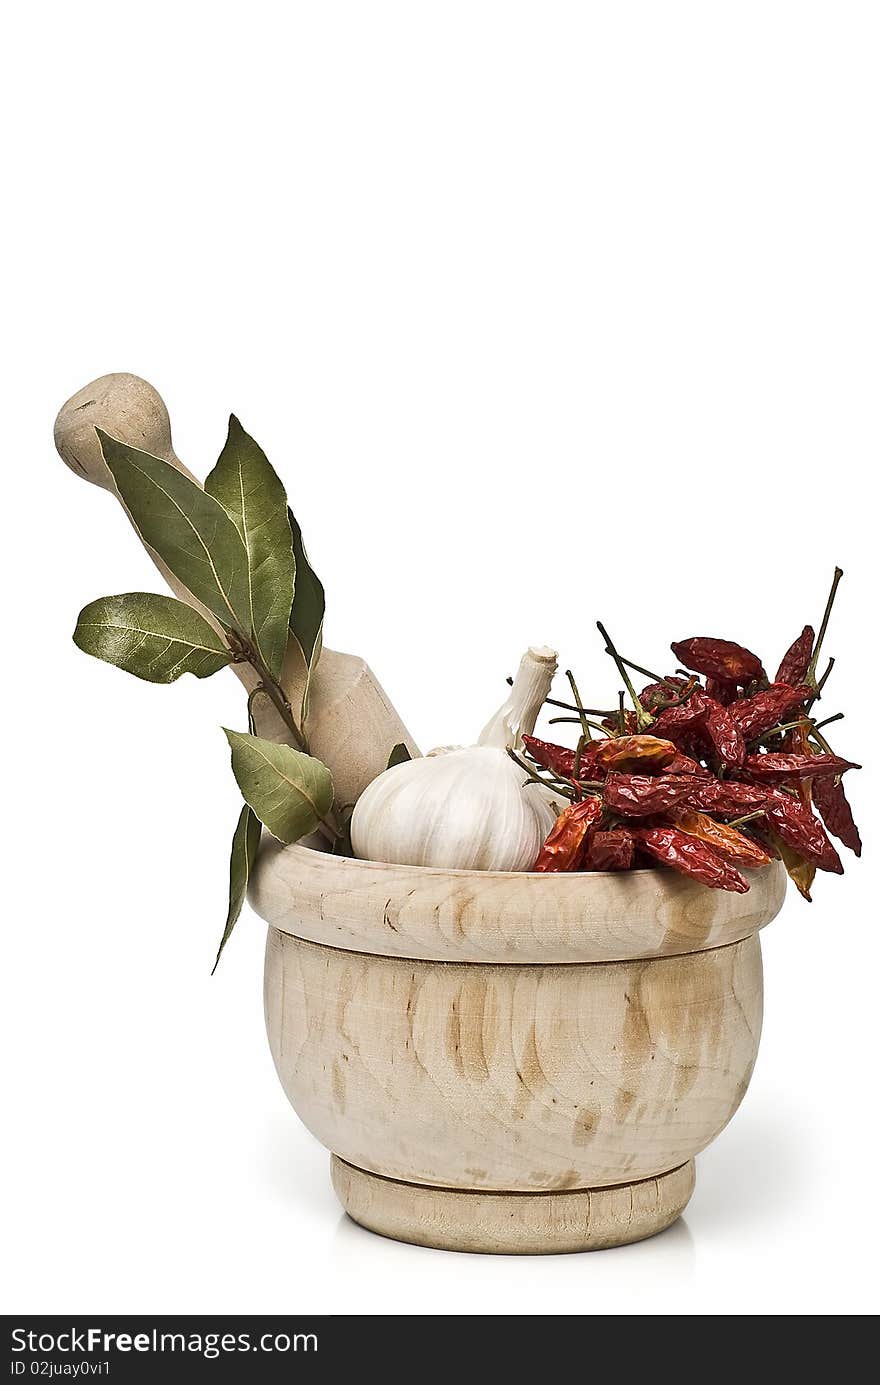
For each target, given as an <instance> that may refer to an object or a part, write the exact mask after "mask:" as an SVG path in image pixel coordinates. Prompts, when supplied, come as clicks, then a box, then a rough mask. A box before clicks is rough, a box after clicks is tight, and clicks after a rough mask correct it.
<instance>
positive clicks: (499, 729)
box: [477, 645, 556, 750]
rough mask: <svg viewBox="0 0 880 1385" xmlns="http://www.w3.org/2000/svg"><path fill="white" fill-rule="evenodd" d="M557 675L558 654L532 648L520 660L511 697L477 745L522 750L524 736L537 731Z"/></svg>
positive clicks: (485, 728) (537, 646) (544, 649)
mask: <svg viewBox="0 0 880 1385" xmlns="http://www.w3.org/2000/svg"><path fill="white" fill-rule="evenodd" d="M555 672H556V651H555V650H554V649H548V648H547V646H546V645H536V646H532V647H530V648H529V649H528V650H527V651H526V653H525V654H524V655H523V656H522V659H521V660H520V665H519V669H518V670H517V675H516V677H515V678H514V680H513V687H512V688H511V689H510V696H509V697H508V699H507V701H506V702H505V703H504V705H503V706H502V707H499V709H498V711H497V712H496V713H495V715H494V716H493V717H492V719H491V721H489V722H487V724H486V725H485V726H484V727H483V730H482V731H481V733H480V738H479V740H478V741H477V745H487V746H492V747H494V748H495V749H497V750H518V749H519V748H520V746H521V744H522V738H523V736H530V735H531V734H532V732H533V731H534V729H535V722H536V721H537V720H538V713H539V712H540V710H541V708H542V707H543V705H544V703H545V701H546V700H547V694H548V693H549V691H550V685H551V683H552V682H553V675H554V673H555Z"/></svg>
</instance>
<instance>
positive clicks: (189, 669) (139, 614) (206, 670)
mask: <svg viewBox="0 0 880 1385" xmlns="http://www.w3.org/2000/svg"><path fill="white" fill-rule="evenodd" d="M73 639H74V643H75V644H76V645H77V646H78V647H79V648H80V649H82V650H83V651H84V652H85V653H86V654H93V655H94V656H95V658H96V659H103V660H104V661H105V662H106V663H108V664H115V665H116V667H117V668H121V669H124V670H125V672H126V673H133V674H134V676H135V677H136V678H144V679H146V680H147V682H149V683H173V682H174V681H175V680H176V679H177V678H180V676H181V675H182V674H184V673H193V674H195V676H196V678H207V677H209V676H210V675H211V674H212V673H216V672H217V670H218V669H221V668H223V667H224V666H225V665H226V664H228V663H229V662H230V661H231V657H232V656H231V654H230V652H229V650H228V649H227V647H226V645H225V644H224V643H223V641H222V639H221V638H220V636H219V635H218V634H217V631H216V630H214V629H213V628H212V627H211V626H210V625H209V624H208V622H207V621H206V620H205V618H204V617H203V616H201V615H199V613H198V611H194V610H193V608H192V607H191V606H187V605H185V604H184V602H183V601H177V600H176V599H175V598H174V597H173V596H159V595H157V594H156V593H155V592H123V593H122V594H121V595H119V596H102V597H99V598H98V600H97V601H90V602H89V604H88V606H84V607H83V609H82V610H81V611H80V613H79V619H78V620H77V623H76V629H75V630H74V632H73Z"/></svg>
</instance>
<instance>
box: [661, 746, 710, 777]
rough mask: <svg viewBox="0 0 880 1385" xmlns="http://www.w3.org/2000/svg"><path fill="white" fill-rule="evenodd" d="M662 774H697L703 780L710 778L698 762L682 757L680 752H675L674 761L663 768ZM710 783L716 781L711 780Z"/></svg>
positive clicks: (688, 756) (688, 757) (685, 756)
mask: <svg viewBox="0 0 880 1385" xmlns="http://www.w3.org/2000/svg"><path fill="white" fill-rule="evenodd" d="M663 773H664V774H699V775H702V777H703V778H704V779H710V778H711V776H710V774H709V771H708V770H707V769H704V767H703V766H702V765H701V764H700V762H699V760H692V759H691V757H690V755H682V753H681V751H680V750H679V751H676V755H675V759H674V760H670V761H669V764H668V765H666V766H665V767H664V770H663ZM712 782H713V783H714V782H716V781H714V780H713V781H712Z"/></svg>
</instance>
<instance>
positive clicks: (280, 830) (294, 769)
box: [224, 728, 333, 842]
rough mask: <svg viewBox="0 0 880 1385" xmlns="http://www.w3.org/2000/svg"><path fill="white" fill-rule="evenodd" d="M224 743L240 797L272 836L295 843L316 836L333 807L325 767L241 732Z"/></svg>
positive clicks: (309, 757)
mask: <svg viewBox="0 0 880 1385" xmlns="http://www.w3.org/2000/svg"><path fill="white" fill-rule="evenodd" d="M224 730H225V728H224ZM226 739H227V740H228V742H229V747H230V750H231V751H232V772H233V774H234V775H235V779H236V782H237V784H238V787H239V788H240V789H241V792H242V797H243V798H244V800H245V802H246V803H247V804H249V806H250V807H251V808H252V809H253V810H254V812H255V813H256V815H257V817H258V818H259V819H260V822H262V823H263V825H264V826H265V827H268V829H269V831H270V832H271V833H272V835H273V837H277V838H278V840H279V841H281V842H296V841H299V839H300V837H305V836H306V835H307V834H308V833H309V832H314V830H315V828H316V827H317V826H318V824H319V822H320V821H321V819H322V818H324V817H326V815H327V813H328V812H329V811H330V808H331V807H332V804H333V780H332V779H331V777H330V771H329V770H328V769H327V766H326V765H324V764H322V763H321V761H320V760H316V759H315V758H314V756H312V755H305V754H304V753H303V752H302V751H301V750H294V749H293V748H292V747H291V746H289V745H276V744H275V742H274V741H267V740H264V739H263V738H262V737H260V736H250V735H246V734H245V733H244V732H242V731H228V730H226Z"/></svg>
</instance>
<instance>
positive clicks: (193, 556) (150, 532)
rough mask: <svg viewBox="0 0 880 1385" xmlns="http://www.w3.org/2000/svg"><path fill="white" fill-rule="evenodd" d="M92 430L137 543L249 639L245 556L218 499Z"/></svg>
mask: <svg viewBox="0 0 880 1385" xmlns="http://www.w3.org/2000/svg"><path fill="white" fill-rule="evenodd" d="M97 431H98V438H99V440H100V443H101V451H102V453H103V455H104V460H105V462H106V463H107V466H108V467H109V469H110V472H111V474H112V476H113V480H114V481H115V482H116V488H117V490H118V491H119V494H120V496H121V498H122V502H123V504H124V505H125V508H126V509H127V510H128V513H129V514H130V515H131V518H132V520H133V522H134V525H135V528H136V529H137V531H138V533H139V534H140V536H141V538H142V539H143V540H144V542H145V543H147V544H149V546H150V548H152V549H153V550H154V551H155V552H156V553H158V555H159V557H160V558H161V559H162V561H163V562H164V563H165V565H166V567H168V568H170V570H171V571H172V572H173V573H174V576H175V577H176V578H177V579H178V581H179V582H182V583H183V585H184V586H185V587H186V589H187V591H190V592H192V594H193V596H194V597H195V598H196V599H197V600H198V601H200V602H201V603H202V605H203V606H206V607H207V608H208V610H209V611H211V613H212V614H213V615H215V616H216V617H217V619H218V620H219V621H221V623H222V624H223V625H224V626H226V627H227V628H229V629H237V630H240V631H241V632H242V633H244V634H245V635H248V636H250V635H251V633H252V632H251V629H250V599H249V597H250V594H249V590H248V561H247V552H246V550H245V546H244V543H243V542H242V538H241V535H240V534H239V532H238V530H237V529H236V527H235V524H234V522H233V520H232V519H230V517H229V515H228V514H227V513H226V511H225V510H224V508H223V506H222V505H221V504H220V502H219V500H215V499H214V497H213V496H212V495H207V494H206V493H205V491H203V490H202V488H201V486H197V485H196V484H195V482H194V481H190V479H189V477H188V476H184V475H183V473H182V472H180V471H178V470H177V468H176V467H173V466H171V465H170V463H169V462H163V461H162V460H161V459H160V458H159V457H151V456H150V455H149V453H148V452H138V450H137V449H136V448H134V447H128V446H127V444H126V443H124V442H118V441H117V440H116V439H115V438H111V437H108V435H107V434H106V433H103V432H102V431H101V430H100V428H99V429H98V430H97Z"/></svg>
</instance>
